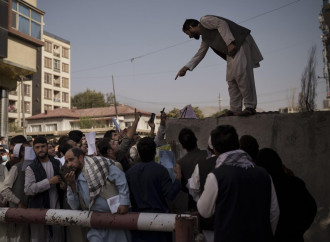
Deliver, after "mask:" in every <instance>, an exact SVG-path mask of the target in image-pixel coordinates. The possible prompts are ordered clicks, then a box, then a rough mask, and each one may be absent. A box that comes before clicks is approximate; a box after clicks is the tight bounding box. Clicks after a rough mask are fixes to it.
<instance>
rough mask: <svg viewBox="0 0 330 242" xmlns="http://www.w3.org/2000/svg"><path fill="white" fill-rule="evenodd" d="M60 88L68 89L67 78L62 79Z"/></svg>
mask: <svg viewBox="0 0 330 242" xmlns="http://www.w3.org/2000/svg"><path fill="white" fill-rule="evenodd" d="M62 87H64V88H69V78H66V77H62Z"/></svg>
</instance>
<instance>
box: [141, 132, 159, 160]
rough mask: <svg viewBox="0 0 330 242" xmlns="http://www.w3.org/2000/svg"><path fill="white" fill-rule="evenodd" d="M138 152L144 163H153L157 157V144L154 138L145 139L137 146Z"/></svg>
mask: <svg viewBox="0 0 330 242" xmlns="http://www.w3.org/2000/svg"><path fill="white" fill-rule="evenodd" d="M137 150H138V152H139V155H140V158H141V160H142V161H143V162H150V161H153V160H154V159H155V155H156V143H155V142H154V140H153V139H152V138H150V137H144V138H142V139H140V141H139V143H138V144H137Z"/></svg>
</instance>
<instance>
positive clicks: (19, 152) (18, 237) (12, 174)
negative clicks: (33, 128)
mask: <svg viewBox="0 0 330 242" xmlns="http://www.w3.org/2000/svg"><path fill="white" fill-rule="evenodd" d="M25 146H27V144H21V143H20V144H16V145H15V146H14V150H13V157H15V158H17V159H18V160H19V162H18V163H16V164H15V165H14V166H12V167H11V169H10V170H9V171H8V170H7V168H6V167H5V168H4V180H3V181H1V179H0V195H1V196H2V197H3V198H4V199H6V200H7V201H8V202H9V207H12V208H26V207H27V203H28V196H26V195H25V194H24V179H25V171H23V170H22V167H23V162H24V153H25V152H24V150H25ZM0 169H1V168H0ZM6 231H7V233H6V236H7V238H8V239H9V241H11V240H13V241H20V242H23V241H26V242H28V241H30V231H29V225H28V224H14V223H9V224H8V225H7V228H6Z"/></svg>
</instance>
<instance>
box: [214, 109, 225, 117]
mask: <svg viewBox="0 0 330 242" xmlns="http://www.w3.org/2000/svg"><path fill="white" fill-rule="evenodd" d="M227 111H228V109H224V110H222V111H219V112H216V113H214V114H212V115H211V118H217V117H219V116H220V115H222V114H224V113H226V112H227Z"/></svg>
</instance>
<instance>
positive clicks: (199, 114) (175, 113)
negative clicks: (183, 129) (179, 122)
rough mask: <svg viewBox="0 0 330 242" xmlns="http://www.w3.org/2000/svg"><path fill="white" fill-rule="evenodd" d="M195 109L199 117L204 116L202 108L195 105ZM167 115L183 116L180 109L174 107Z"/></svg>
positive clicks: (172, 116)
mask: <svg viewBox="0 0 330 242" xmlns="http://www.w3.org/2000/svg"><path fill="white" fill-rule="evenodd" d="M193 110H194V112H195V114H196V117H197V118H204V115H203V112H202V110H200V109H199V107H193ZM167 116H168V117H169V118H181V115H180V110H179V109H178V108H173V109H172V110H171V111H170V112H169V113H168V114H167Z"/></svg>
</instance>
